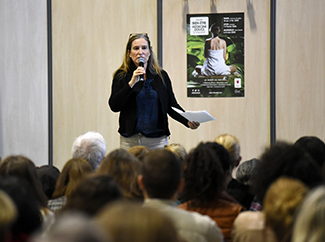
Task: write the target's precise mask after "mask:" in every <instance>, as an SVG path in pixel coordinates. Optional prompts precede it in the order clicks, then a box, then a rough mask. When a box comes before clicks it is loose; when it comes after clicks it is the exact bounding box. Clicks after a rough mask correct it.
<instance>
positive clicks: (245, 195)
mask: <svg viewBox="0 0 325 242" xmlns="http://www.w3.org/2000/svg"><path fill="white" fill-rule="evenodd" d="M257 162H258V161H257V159H251V160H248V161H245V162H243V163H241V164H240V165H239V166H238V168H237V170H236V179H234V178H233V179H232V180H231V181H230V182H229V185H228V188H227V192H228V193H229V194H230V195H231V196H232V197H233V198H235V199H236V200H237V201H238V202H239V203H240V204H241V205H243V206H244V207H245V209H246V210H248V209H249V208H250V206H251V203H252V201H253V199H254V195H253V194H252V193H251V191H250V190H251V189H250V178H251V175H252V172H253V169H254V167H255V166H256V163H257Z"/></svg>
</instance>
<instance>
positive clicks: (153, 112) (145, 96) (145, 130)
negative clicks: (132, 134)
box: [136, 79, 163, 138]
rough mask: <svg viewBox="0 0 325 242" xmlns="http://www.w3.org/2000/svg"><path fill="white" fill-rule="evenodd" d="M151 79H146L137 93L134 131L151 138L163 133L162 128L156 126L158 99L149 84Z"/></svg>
mask: <svg viewBox="0 0 325 242" xmlns="http://www.w3.org/2000/svg"><path fill="white" fill-rule="evenodd" d="M153 80H154V79H147V80H146V81H145V82H144V84H143V88H142V90H141V91H140V92H139V93H138V95H137V110H138V112H137V115H138V120H137V128H136V133H141V134H143V135H144V136H146V137H152V138H153V137H160V136H162V135H163V129H162V128H160V129H159V128H158V127H157V123H158V116H159V115H158V107H159V106H158V105H159V100H158V93H157V92H156V91H155V90H154V89H153V88H152V86H151V85H150V83H151V82H152V81H153Z"/></svg>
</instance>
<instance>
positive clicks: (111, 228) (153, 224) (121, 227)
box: [95, 202, 178, 242]
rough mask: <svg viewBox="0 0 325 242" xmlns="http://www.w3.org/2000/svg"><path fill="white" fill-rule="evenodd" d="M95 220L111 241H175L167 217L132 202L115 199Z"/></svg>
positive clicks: (172, 227)
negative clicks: (116, 200) (115, 201)
mask: <svg viewBox="0 0 325 242" xmlns="http://www.w3.org/2000/svg"><path fill="white" fill-rule="evenodd" d="M95 222H97V224H99V225H100V226H101V228H102V229H104V230H103V231H105V232H106V233H107V237H108V238H111V239H112V240H113V241H115V242H129V241H133V242H166V241H168V242H177V241H178V234H177V231H176V229H175V226H174V224H173V222H172V221H171V219H170V218H168V217H167V216H165V215H164V214H162V213H161V212H159V211H158V210H156V209H153V208H149V207H143V206H141V205H140V204H136V203H125V202H122V203H121V202H118V203H114V204H113V205H111V206H108V207H106V208H104V209H103V210H102V211H101V212H100V213H99V214H98V215H97V217H96V218H95Z"/></svg>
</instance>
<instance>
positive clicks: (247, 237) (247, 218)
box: [232, 177, 308, 242]
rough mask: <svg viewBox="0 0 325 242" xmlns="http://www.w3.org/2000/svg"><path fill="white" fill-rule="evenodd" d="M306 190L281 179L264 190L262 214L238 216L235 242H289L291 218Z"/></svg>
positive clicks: (247, 213)
mask: <svg viewBox="0 0 325 242" xmlns="http://www.w3.org/2000/svg"><path fill="white" fill-rule="evenodd" d="M307 192H308V188H307V187H306V185H305V184H303V183H302V182H301V181H299V180H296V179H292V178H286V177H280V178H279V179H277V180H276V181H275V182H274V183H273V184H272V185H271V186H270V187H269V189H268V190H267V192H266V195H265V199H264V204H263V211H262V212H252V211H247V212H243V213H241V214H240V215H239V216H238V217H237V219H236V220H235V223H234V228H233V231H232V236H233V240H234V242H248V241H254V242H255V241H256V242H264V241H268V242H269V241H270V242H290V241H291V234H292V226H293V218H294V215H295V212H296V210H297V209H298V207H299V206H300V204H301V203H302V201H303V199H304V197H305V195H306V194H307Z"/></svg>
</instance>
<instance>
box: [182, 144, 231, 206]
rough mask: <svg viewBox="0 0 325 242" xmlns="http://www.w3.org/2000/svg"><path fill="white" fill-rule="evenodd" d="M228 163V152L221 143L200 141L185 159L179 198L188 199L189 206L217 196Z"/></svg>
mask: <svg viewBox="0 0 325 242" xmlns="http://www.w3.org/2000/svg"><path fill="white" fill-rule="evenodd" d="M229 163H230V158H229V154H228V152H227V151H226V149H225V148H224V147H223V146H222V145H219V144H217V143H213V142H208V143H200V144H199V145H198V146H197V147H196V148H195V149H193V150H191V151H190V153H189V154H188V156H187V158H186V159H185V166H186V168H185V170H184V180H185V184H184V190H183V192H182V194H181V200H182V201H184V202H185V201H189V206H205V205H206V204H207V203H208V202H211V201H213V200H215V199H216V198H218V196H219V195H220V193H221V192H222V191H223V189H224V183H225V179H224V177H225V172H227V171H229V167H230V166H229Z"/></svg>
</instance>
